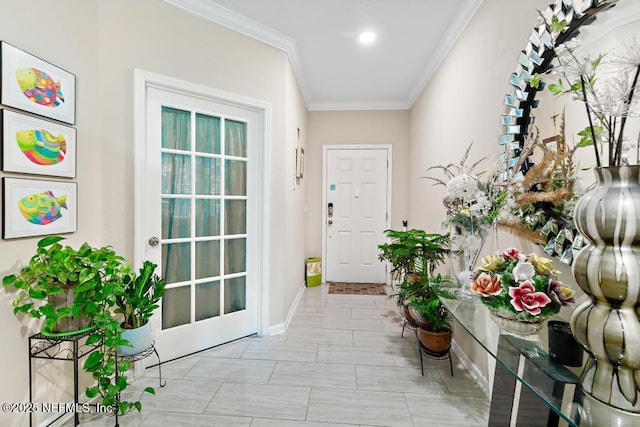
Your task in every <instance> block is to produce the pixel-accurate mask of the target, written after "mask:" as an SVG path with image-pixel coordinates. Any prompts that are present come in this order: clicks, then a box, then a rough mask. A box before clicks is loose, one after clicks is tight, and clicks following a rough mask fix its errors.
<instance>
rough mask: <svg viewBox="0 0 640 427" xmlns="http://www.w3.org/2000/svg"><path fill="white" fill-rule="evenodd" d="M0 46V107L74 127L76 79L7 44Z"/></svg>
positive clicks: (66, 72) (3, 43) (2, 43)
mask: <svg viewBox="0 0 640 427" xmlns="http://www.w3.org/2000/svg"><path fill="white" fill-rule="evenodd" d="M0 43H1V46H0V48H1V50H2V59H1V62H2V72H1V74H0V80H1V84H0V103H2V104H4V105H7V106H10V107H15V108H18V109H20V110H24V111H28V112H30V113H35V114H39V115H41V116H44V117H49V118H51V119H55V120H60V121H61V122H65V123H69V124H74V123H75V120H76V108H75V104H76V76H75V75H73V74H71V73H70V72H68V71H65V70H63V69H62V68H59V67H56V66H55V65H53V64H51V63H49V62H47V61H44V60H42V59H40V58H38V57H36V56H33V55H31V54H29V53H27V52H24V51H22V50H20V49H18V48H17V47H14V46H12V45H10V44H9V43H7V42H4V41H3V42H0Z"/></svg>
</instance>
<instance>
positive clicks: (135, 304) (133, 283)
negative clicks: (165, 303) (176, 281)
mask: <svg viewBox="0 0 640 427" xmlns="http://www.w3.org/2000/svg"><path fill="white" fill-rule="evenodd" d="M156 267H157V265H156V264H154V263H152V262H150V261H145V262H144V264H143V265H142V268H140V271H139V274H137V275H135V274H129V275H126V276H125V277H124V278H123V282H122V290H123V292H122V294H121V295H116V304H117V306H118V308H117V309H116V310H115V312H116V313H122V314H123V315H124V324H125V325H127V326H129V327H131V328H139V327H141V326H143V325H144V324H146V323H147V320H148V319H149V318H150V317H151V315H152V314H153V311H154V310H155V309H156V308H158V302H159V301H160V298H162V296H163V295H164V291H165V283H164V280H163V279H161V278H160V277H158V276H157V275H156V274H154V271H155V269H156Z"/></svg>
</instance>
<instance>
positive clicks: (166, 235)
mask: <svg viewBox="0 0 640 427" xmlns="http://www.w3.org/2000/svg"><path fill="white" fill-rule="evenodd" d="M190 235H191V200H189V199H162V238H163V239H179V238H182V237H189V236H190Z"/></svg>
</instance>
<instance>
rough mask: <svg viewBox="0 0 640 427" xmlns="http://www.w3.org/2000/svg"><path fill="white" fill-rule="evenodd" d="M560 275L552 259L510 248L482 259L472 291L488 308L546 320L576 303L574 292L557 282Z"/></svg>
mask: <svg viewBox="0 0 640 427" xmlns="http://www.w3.org/2000/svg"><path fill="white" fill-rule="evenodd" d="M558 273H559V272H558V271H557V270H554V268H553V262H552V261H551V260H550V259H548V258H545V257H542V256H539V255H536V254H533V253H532V254H529V255H526V254H524V253H523V252H521V251H519V250H518V249H515V248H509V249H507V250H506V251H505V252H502V253H499V252H498V253H496V254H494V255H489V256H486V257H484V258H483V259H482V265H481V266H480V267H478V269H477V270H476V271H475V272H474V275H473V282H472V283H471V291H472V292H474V293H476V294H478V295H480V296H481V297H482V298H481V301H482V302H483V303H484V304H485V305H486V306H487V307H489V308H491V309H495V310H498V311H500V310H506V311H509V312H511V313H513V314H514V315H515V316H514V317H515V318H516V319H519V320H523V321H534V320H537V319H544V318H547V317H549V316H551V315H553V314H556V313H558V312H559V311H560V308H561V307H562V306H565V305H567V304H569V303H573V302H575V300H574V291H573V290H572V289H570V288H568V287H567V286H565V285H564V284H563V283H562V282H560V281H559V280H557V279H556V275H557V274H558Z"/></svg>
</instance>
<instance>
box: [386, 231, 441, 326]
mask: <svg viewBox="0 0 640 427" xmlns="http://www.w3.org/2000/svg"><path fill="white" fill-rule="evenodd" d="M385 232H386V233H387V237H388V238H389V239H391V242H390V243H387V244H384V245H380V246H378V248H379V249H380V254H379V259H380V260H381V261H389V262H391V264H392V265H393V270H392V272H394V273H395V275H396V276H399V277H401V278H402V282H401V283H400V284H399V285H398V292H397V293H395V294H392V295H390V296H389V297H390V298H394V297H395V298H398V303H399V304H404V303H406V304H409V305H411V306H412V307H414V308H415V309H416V310H418V312H420V314H422V316H423V317H424V318H425V319H426V320H427V321H428V322H429V324H430V325H431V326H432V328H433V329H434V331H435V332H440V331H443V330H448V329H449V313H448V312H447V309H446V308H445V307H444V306H443V305H442V304H441V303H440V297H443V298H453V295H451V293H449V292H448V291H447V290H446V286H447V285H450V284H451V280H450V278H449V277H448V276H443V275H441V274H439V273H438V274H434V273H435V270H436V268H437V266H438V265H440V264H441V263H442V262H444V260H445V257H446V256H447V255H448V254H449V235H448V234H430V233H427V232H425V231H424V230H416V229H411V230H407V231H395V230H386V231H385ZM412 273H417V274H416V275H415V276H414V275H412Z"/></svg>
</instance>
